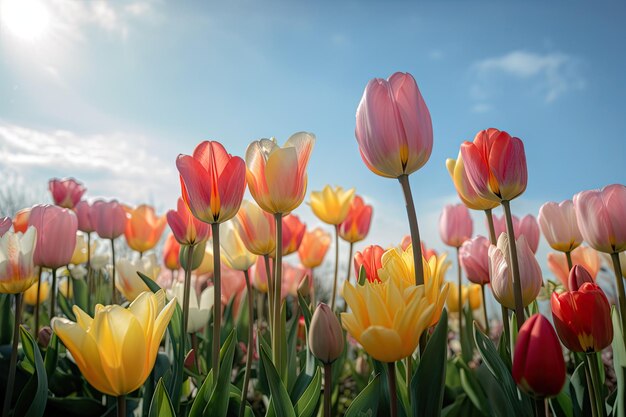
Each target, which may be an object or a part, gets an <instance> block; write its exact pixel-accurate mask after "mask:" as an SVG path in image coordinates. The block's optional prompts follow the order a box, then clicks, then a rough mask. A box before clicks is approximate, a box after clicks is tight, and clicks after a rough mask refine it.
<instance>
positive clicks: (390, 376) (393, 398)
mask: <svg viewBox="0 0 626 417" xmlns="http://www.w3.org/2000/svg"><path fill="white" fill-rule="evenodd" d="M387 370H388V372H387V380H388V382H389V411H390V414H389V416H390V417H397V415H398V395H397V394H396V392H397V389H396V363H395V362H389V363H387Z"/></svg>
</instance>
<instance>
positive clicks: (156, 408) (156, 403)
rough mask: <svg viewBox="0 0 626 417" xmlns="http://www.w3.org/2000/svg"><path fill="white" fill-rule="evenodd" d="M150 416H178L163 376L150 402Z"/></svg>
mask: <svg viewBox="0 0 626 417" xmlns="http://www.w3.org/2000/svg"><path fill="white" fill-rule="evenodd" d="M144 400H145V399H144ZM148 417H176V413H175V412H174V407H173V406H172V401H171V400H170V397H169V395H167V390H166V389H165V384H164V383H163V378H161V379H159V382H158V383H157V386H156V390H155V391H154V395H153V396H152V401H151V402H150V411H149V412H148Z"/></svg>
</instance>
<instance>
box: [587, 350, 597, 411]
mask: <svg viewBox="0 0 626 417" xmlns="http://www.w3.org/2000/svg"><path fill="white" fill-rule="evenodd" d="M585 377H586V378H587V388H588V389H587V391H588V392H589V402H590V403H591V415H592V416H593V417H598V407H597V401H596V390H595V387H594V386H593V377H592V376H591V365H590V363H589V358H588V357H587V355H585Z"/></svg>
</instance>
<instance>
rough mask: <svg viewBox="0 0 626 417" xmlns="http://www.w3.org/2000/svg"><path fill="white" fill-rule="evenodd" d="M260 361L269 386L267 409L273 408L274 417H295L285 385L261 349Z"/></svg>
mask: <svg viewBox="0 0 626 417" xmlns="http://www.w3.org/2000/svg"><path fill="white" fill-rule="evenodd" d="M261 361H262V362H263V366H264V367H265V371H266V375H267V382H268V384H269V386H270V392H271V395H272V396H271V398H270V400H271V401H270V405H269V407H270V408H273V410H274V415H275V416H276V417H296V412H295V410H294V408H293V404H292V403H291V400H290V399H289V394H288V393H287V389H286V388H285V385H283V382H282V381H281V379H280V376H279V375H278V371H276V368H275V367H274V364H273V363H272V360H271V359H270V357H269V355H268V354H267V352H266V351H265V349H263V348H262V349H261ZM269 411H270V410H268V414H269Z"/></svg>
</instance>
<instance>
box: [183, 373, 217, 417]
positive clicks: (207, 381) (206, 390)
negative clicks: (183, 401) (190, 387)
mask: <svg viewBox="0 0 626 417" xmlns="http://www.w3.org/2000/svg"><path fill="white" fill-rule="evenodd" d="M212 388H213V369H211V370H210V371H209V374H208V375H207V376H206V378H204V382H203V383H202V386H201V387H200V389H199V390H198V393H197V394H196V398H195V399H194V401H193V404H192V405H191V410H190V411H189V417H202V412H203V410H204V408H205V407H206V405H207V404H208V402H209V396H210V395H211V389H212Z"/></svg>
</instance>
